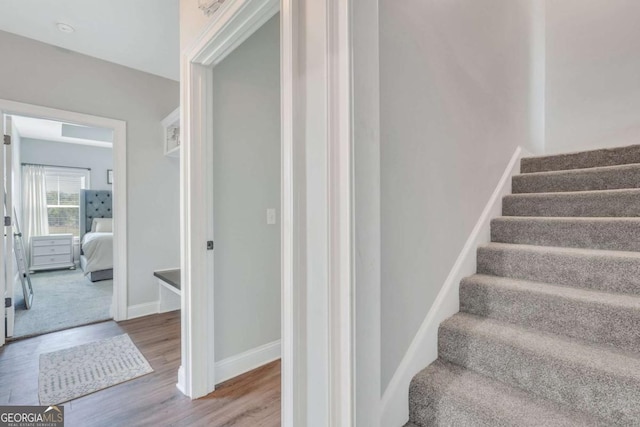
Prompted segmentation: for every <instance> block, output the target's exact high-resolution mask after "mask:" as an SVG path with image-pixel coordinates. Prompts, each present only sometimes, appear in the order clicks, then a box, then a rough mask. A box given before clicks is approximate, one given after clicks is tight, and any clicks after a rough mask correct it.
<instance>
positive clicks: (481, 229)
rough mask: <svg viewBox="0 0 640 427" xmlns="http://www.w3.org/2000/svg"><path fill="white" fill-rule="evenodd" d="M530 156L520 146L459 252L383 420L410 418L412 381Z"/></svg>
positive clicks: (432, 354)
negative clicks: (525, 161) (523, 162)
mask: <svg viewBox="0 0 640 427" xmlns="http://www.w3.org/2000/svg"><path fill="white" fill-rule="evenodd" d="M526 155H528V153H526V152H525V150H524V149H522V148H521V147H518V148H516V151H515V153H514V154H513V156H512V157H511V160H510V161H509V164H508V165H507V168H506V169H505V171H504V173H503V174H502V177H501V178H500V181H498V185H497V186H496V189H495V190H494V191H493V194H492V195H491V198H489V202H488V203H487V205H486V206H485V208H484V210H483V211H482V214H481V215H480V218H479V219H478V221H477V222H476V225H475V227H474V228H473V230H472V231H471V234H470V235H469V238H468V239H467V241H466V242H465V244H464V246H463V248H462V251H461V252H460V254H459V255H458V258H457V259H456V262H455V263H454V265H453V267H452V268H451V271H450V272H449V275H448V276H447V278H446V280H445V282H444V285H443V286H442V288H441V289H440V292H439V293H438V296H437V297H436V299H435V301H434V303H433V306H432V307H431V309H430V310H429V312H428V313H427V316H426V317H425V319H424V321H423V322H422V325H420V329H418V332H417V333H416V336H415V337H414V338H413V341H412V342H411V345H410V346H409V349H408V350H407V352H406V353H405V355H404V357H403V358H402V361H401V362H400V365H399V366H398V369H396V372H395V373H394V375H393V377H392V378H391V381H390V382H389V385H388V386H387V388H386V390H385V391H384V394H383V395H382V411H381V414H382V416H381V423H380V425H383V426H390V427H400V426H403V425H404V424H405V423H406V422H407V421H408V420H409V399H408V392H407V391H408V390H409V383H410V382H411V380H412V379H413V377H414V376H415V375H416V374H417V373H418V372H420V370H422V369H424V368H426V367H427V365H429V364H430V363H431V362H433V361H434V360H436V358H437V357H438V327H439V326H440V323H442V321H444V320H445V319H447V318H448V317H451V316H453V315H454V314H455V313H457V312H458V311H459V310H460V298H459V294H458V291H459V285H460V280H462V279H463V278H464V277H466V276H470V275H472V274H474V273H475V272H476V248H477V247H478V246H479V245H481V244H485V243H488V242H489V241H490V240H491V219H493V218H495V217H498V216H500V215H501V214H502V197H503V196H505V195H507V194H510V193H511V177H512V176H513V175H515V174H517V173H519V171H520V159H521V158H522V157H524V156H526Z"/></svg>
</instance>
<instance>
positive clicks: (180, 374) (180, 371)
mask: <svg viewBox="0 0 640 427" xmlns="http://www.w3.org/2000/svg"><path fill="white" fill-rule="evenodd" d="M185 384H186V383H185V377H184V368H183V367H182V365H180V367H179V368H178V383H177V384H176V387H177V388H178V390H180V392H181V393H182V394H184V395H185V396H187V387H186V386H185Z"/></svg>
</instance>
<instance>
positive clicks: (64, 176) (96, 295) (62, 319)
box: [0, 100, 126, 344]
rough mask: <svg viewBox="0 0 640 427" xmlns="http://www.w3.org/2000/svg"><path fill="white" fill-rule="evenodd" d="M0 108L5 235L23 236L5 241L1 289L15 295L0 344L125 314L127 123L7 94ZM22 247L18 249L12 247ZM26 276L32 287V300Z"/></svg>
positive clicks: (11, 296)
mask: <svg viewBox="0 0 640 427" xmlns="http://www.w3.org/2000/svg"><path fill="white" fill-rule="evenodd" d="M0 115H1V116H2V123H3V125H4V127H5V129H4V131H5V133H6V134H8V136H10V137H11V139H10V141H11V144H10V145H5V153H9V154H7V155H8V156H10V157H11V160H10V161H7V162H5V163H4V164H3V165H4V166H5V192H6V194H7V195H10V197H7V199H11V200H12V202H11V205H12V206H11V207H5V216H10V217H11V225H10V226H8V227H7V228H6V230H5V234H6V235H7V236H9V237H11V236H14V235H17V234H19V236H18V237H20V236H21V237H22V238H21V239H19V240H20V242H18V240H16V239H10V238H5V240H4V242H3V245H2V247H3V248H5V249H7V248H8V250H6V251H5V252H4V259H5V261H6V262H4V263H1V264H3V267H4V269H3V271H2V274H1V275H0V276H1V277H2V278H3V279H4V280H2V288H3V289H2V290H3V291H4V295H5V298H7V301H11V304H10V306H9V307H7V309H6V313H5V316H6V319H7V321H6V323H5V324H4V325H3V326H4V327H3V331H2V332H3V333H2V339H1V340H0V344H2V343H4V341H5V338H6V337H8V338H9V339H13V338H21V337H26V336H34V335H39V334H42V333H47V332H52V331H55V330H61V329H66V328H69V327H74V326H79V325H83V324H89V323H94V322H97V321H102V320H107V319H111V318H113V319H115V320H123V318H124V316H125V314H126V197H125V188H126V173H125V171H126V165H125V162H126V158H125V157H124V154H125V152H126V151H125V150H126V125H125V123H124V122H122V121H118V120H112V119H105V118H101V117H96V116H89V115H84V114H79V113H73V112H67V111H63V110H56V109H50V108H46V107H39V106H34V105H30V104H23V103H17V102H13V101H4V100H0ZM18 230H19V231H18ZM13 242H15V243H17V244H16V245H15V246H16V247H15V248H14V247H12V246H13V245H11V244H10V243H13ZM20 247H21V248H22V249H23V251H22V252H21V256H14V254H17V253H18V252H19V251H18V249H19V248H20ZM123 249H124V250H123ZM121 250H123V251H122V252H121ZM12 252H13V253H12ZM9 260H10V261H11V263H9ZM14 260H21V262H22V263H24V267H23V268H22V269H21V268H20V266H19V265H18V264H20V261H18V262H16V261H14ZM14 272H15V274H14ZM23 282H24V283H27V285H26V287H27V288H28V287H31V288H32V289H33V296H32V300H31V301H30V302H31V304H27V299H29V297H28V292H23V290H24V289H23ZM28 306H29V307H28ZM3 323H4V322H3Z"/></svg>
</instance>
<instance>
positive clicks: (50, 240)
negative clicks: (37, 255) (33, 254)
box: [31, 236, 73, 247]
mask: <svg viewBox="0 0 640 427" xmlns="http://www.w3.org/2000/svg"><path fill="white" fill-rule="evenodd" d="M31 239H32V245H33V246H34V247H37V246H56V245H69V244H71V241H72V239H73V238H72V237H44V236H36V237H32V238H31Z"/></svg>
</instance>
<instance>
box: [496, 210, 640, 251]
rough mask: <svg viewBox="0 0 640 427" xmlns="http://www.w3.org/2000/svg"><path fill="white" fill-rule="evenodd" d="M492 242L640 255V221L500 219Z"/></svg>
mask: <svg viewBox="0 0 640 427" xmlns="http://www.w3.org/2000/svg"><path fill="white" fill-rule="evenodd" d="M491 241H492V242H500V243H517V244H525V245H540V246H562V247H574V248H593V249H608V250H620V251H640V218H614V217H605V218H592V217H568V218H567V217H516V216H506V217H499V218H495V219H493V220H492V221H491Z"/></svg>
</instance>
